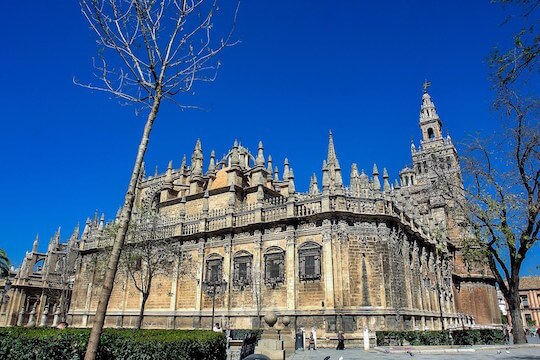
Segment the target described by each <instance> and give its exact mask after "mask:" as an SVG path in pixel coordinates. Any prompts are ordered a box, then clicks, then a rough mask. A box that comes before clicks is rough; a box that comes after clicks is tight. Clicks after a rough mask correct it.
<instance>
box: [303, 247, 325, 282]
mask: <svg viewBox="0 0 540 360" xmlns="http://www.w3.org/2000/svg"><path fill="white" fill-rule="evenodd" d="M298 259H299V265H300V269H299V270H300V280H302V281H307V280H319V279H320V278H321V246H320V245H319V244H317V243H314V242H311V241H310V242H306V243H304V244H303V245H302V246H301V247H300V249H299V250H298Z"/></svg>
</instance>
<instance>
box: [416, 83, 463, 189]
mask: <svg viewBox="0 0 540 360" xmlns="http://www.w3.org/2000/svg"><path fill="white" fill-rule="evenodd" d="M430 84H431V83H430V82H428V81H426V82H424V93H423V95H422V105H421V106H420V130H421V131H422V140H420V146H419V147H418V148H416V147H415V146H414V144H413V145H411V153H412V154H411V155H412V158H413V164H414V171H415V173H416V176H415V178H416V180H418V183H419V184H429V183H431V182H433V180H434V179H436V178H437V176H439V175H440V173H441V172H452V173H454V174H455V175H456V179H457V180H459V181H461V170H460V168H459V162H458V156H457V151H456V148H455V147H454V144H452V140H451V139H450V135H447V136H446V137H443V135H442V121H441V118H440V117H439V115H438V114H437V110H436V108H435V103H434V102H433V101H432V100H431V96H430V95H429V94H428V92H427V89H428V88H429V86H430Z"/></svg>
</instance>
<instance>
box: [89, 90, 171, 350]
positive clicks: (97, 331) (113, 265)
mask: <svg viewBox="0 0 540 360" xmlns="http://www.w3.org/2000/svg"><path fill="white" fill-rule="evenodd" d="M161 97H162V93H161V87H159V86H158V87H157V89H156V94H155V98H154V103H153V104H152V109H151V110H150V114H148V119H147V120H146V124H145V126H144V131H143V135H142V138H141V142H140V144H139V150H138V152H137V157H136V159H135V165H134V167H133V172H132V173H131V179H130V181H129V186H128V190H127V192H126V196H125V199H124V207H123V208H122V215H121V219H120V226H119V227H118V232H117V233H116V238H115V240H114V245H113V248H112V251H111V255H110V257H109V262H108V264H107V272H106V273H105V279H104V281H103V287H102V289H101V294H100V297H99V303H98V307H97V310H96V315H95V318H94V324H93V326H92V331H91V332H90V338H89V339H88V346H87V348H86V354H85V356H84V359H85V360H95V358H96V354H97V349H98V346H99V338H100V336H101V332H102V331H103V324H104V323H105V313H106V311H107V306H108V305H109V299H110V297H111V292H112V288H113V284H114V278H115V277H116V271H117V270H118V261H119V259H120V254H121V253H122V247H123V246H124V241H125V238H126V233H127V230H128V224H129V219H130V218H131V212H132V210H133V203H134V201H135V189H136V186H137V181H138V180H139V174H140V172H141V167H142V162H143V160H144V154H145V152H146V149H147V147H148V141H149V140H150V131H151V130H152V125H153V124H154V121H155V119H156V116H157V113H158V110H159V105H160V103H161Z"/></svg>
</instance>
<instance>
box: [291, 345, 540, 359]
mask: <svg viewBox="0 0 540 360" xmlns="http://www.w3.org/2000/svg"><path fill="white" fill-rule="evenodd" d="M508 351H509V353H507V352H506V350H505V349H490V350H477V351H474V352H466V353H454V354H441V355H438V354H420V353H415V351H414V349H412V350H411V352H412V354H413V356H412V357H413V358H415V359H434V360H450V359H451V360H456V359H467V360H488V359H523V360H525V359H527V360H528V359H538V360H540V347H538V346H535V347H516V348H510V349H509V350H508ZM326 356H330V359H329V360H340V357H343V359H342V360H353V359H409V358H411V356H410V355H409V354H407V353H401V354H385V353H381V352H377V351H364V350H362V349H345V350H343V351H337V350H333V349H319V350H315V351H313V350H311V351H297V352H296V353H295V355H294V356H293V357H292V359H293V360H304V359H305V360H324V358H325V357H326Z"/></svg>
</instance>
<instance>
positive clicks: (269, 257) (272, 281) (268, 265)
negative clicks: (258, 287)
mask: <svg viewBox="0 0 540 360" xmlns="http://www.w3.org/2000/svg"><path fill="white" fill-rule="evenodd" d="M264 264H265V273H264V283H265V284H266V285H268V286H276V285H278V284H281V283H283V282H284V281H285V251H283V249H281V248H279V247H277V246H273V247H271V248H269V249H268V250H266V252H265V254H264Z"/></svg>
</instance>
